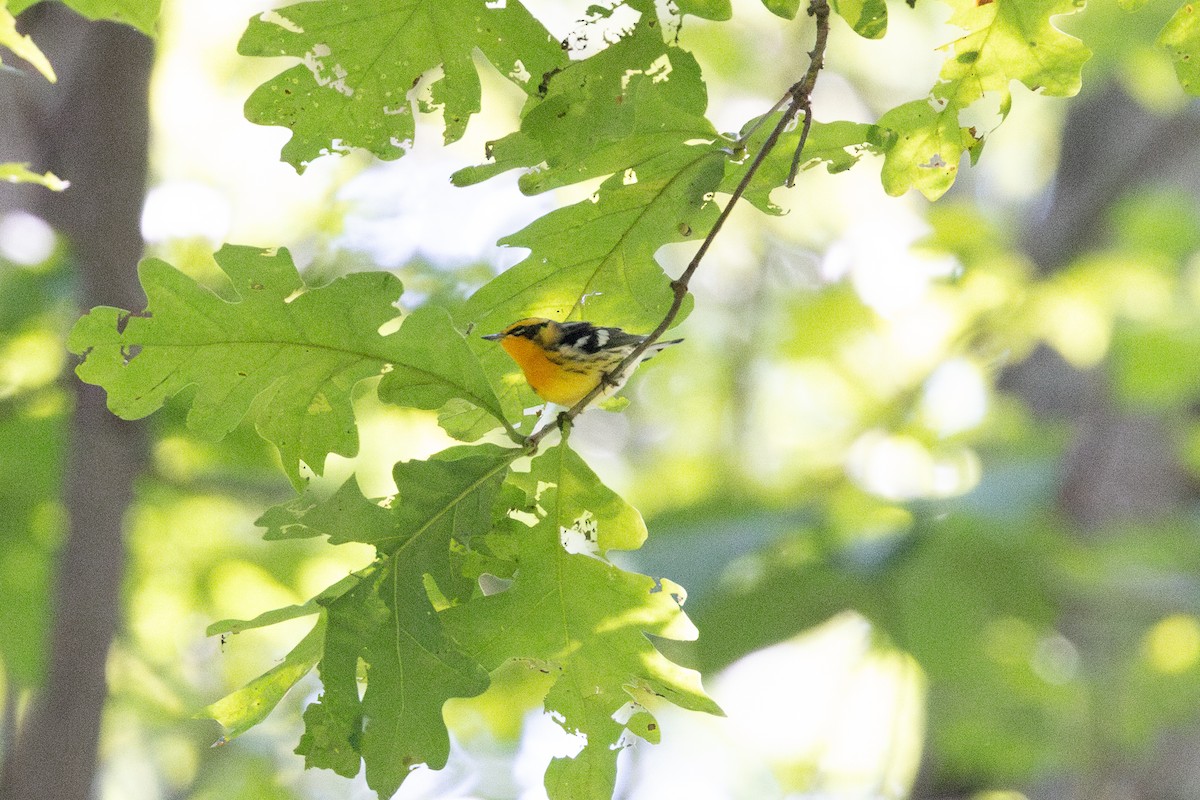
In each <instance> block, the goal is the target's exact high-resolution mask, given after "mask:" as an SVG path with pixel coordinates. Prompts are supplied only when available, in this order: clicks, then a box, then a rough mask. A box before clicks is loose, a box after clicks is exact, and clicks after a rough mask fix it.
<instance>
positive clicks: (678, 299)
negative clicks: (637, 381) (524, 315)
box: [525, 0, 829, 453]
mask: <svg viewBox="0 0 1200 800" xmlns="http://www.w3.org/2000/svg"><path fill="white" fill-rule="evenodd" d="M808 15H809V16H810V17H813V19H814V20H815V21H816V27H817V33H816V39H815V41H814V43H813V49H812V51H811V52H809V54H808V55H809V64H808V71H807V72H806V73H805V74H804V77H803V78H801V79H800V80H799V81H797V82H796V83H794V84H792V86H791V87H790V88H789V89H788V90H787V92H786V93H785V94H784V96H783V97H782V98H781V99H780V101H779V102H778V103H776V104H775V106H774V107H773V108H772V110H771V111H770V112H768V113H767V114H765V115H764V116H763V119H765V118H766V117H767V116H769V115H770V114H771V113H774V111H775V110H777V109H779V108H780V107H782V106H783V105H784V104H785V103H787V109H786V110H785V111H784V112H783V115H782V116H781V117H780V118H779V122H778V123H776V124H775V127H774V128H773V129H772V130H771V133H770V134H769V135H768V136H767V138H766V140H765V141H764V142H763V144H762V147H761V148H760V149H759V151H758V153H757V154H756V155H755V156H754V160H753V161H751V162H750V166H749V167H747V168H746V173H745V174H744V175H743V176H742V179H741V180H740V181H739V182H738V185H737V187H736V188H735V189H734V190H733V193H732V194H731V195H730V197H729V202H728V203H727V204H726V205H725V208H723V209H722V210H721V213H720V215H718V217H717V220H716V222H714V223H713V226H712V229H711V230H710V231H709V232H708V235H707V236H705V237H704V241H703V242H701V243H700V247H699V249H698V250H696V254H695V255H694V256H692V260H691V262H689V263H688V265H687V269H685V270H684V271H683V274H682V275H680V276H679V277H678V278H677V279H676V280H673V281H671V291H672V292H674V295H675V296H674V299H673V300H672V301H671V307H670V308H669V309H668V310H667V313H666V315H665V316H664V317H663V319H662V322H660V323H658V327H657V328H655V329H654V330H653V331H652V332H651V333H650V335H649V336H647V337H646V338H645V340H644V341H643V342H642V343H641V344H639V345H638V346H637V347H635V348H634V349H633V351H632V352H630V353H629V355H627V356H626V357H625V360H624V361H622V362H621V363H620V364H618V365H617V366H616V368H614V369H613V370H611V371H610V372H609V373H607V374H606V375H605V376H604V377H603V378H602V379H601V380H600V381H599V382H598V383H597V384H596V387H595V388H594V389H592V391H590V392H588V393H587V394H586V395H585V396H584V397H583V399H582V400H580V401H579V402H578V403H576V404H575V405H573V406H571V407H570V408H569V409H567V410H566V411H564V412H563V413H561V414H559V415H558V425H557V427H559V428H568V427H569V426H570V424H571V422H572V420H574V419H575V417H577V416H579V415H580V414H581V413H582V412H583V410H584V409H585V408H587V407H588V405H589V404H591V403H592V402H593V401H594V400H595V399H596V398H597V397H599V396H600V395H601V394H603V393H604V391H605V390H606V389H607V388H608V387H609V386H611V385H612V384H614V383H616V382H617V381H618V379H619V376H621V375H624V374H625V372H626V370H628V369H630V368H631V367H632V366H633V365H634V364H636V363H637V361H638V359H639V358H641V356H642V354H643V353H645V352H646V350H648V349H649V348H650V346H651V345H653V344H654V343H655V342H657V341H658V340H659V339H660V338H661V337H662V335H663V334H664V333H666V332H667V329H668V328H670V327H671V323H673V322H674V321H675V318H676V317H677V316H679V311H680V309H682V308H683V301H684V298H686V297H687V295H688V284H689V283H690V281H691V279H692V276H693V275H694V274H695V273H696V270H697V269H698V268H699V267H700V262H701V261H702V260H703V259H704V256H705V255H706V254H707V253H708V249H709V248H710V247H711V246H712V243H713V240H714V239H716V237H717V234H718V233H720V232H721V229H722V228H723V227H724V226H725V221H726V220H728V219H729V215H730V214H732V213H733V208H734V206H736V205H737V202H738V201H739V200H740V199H741V198H742V196H743V195H744V194H745V193H746V190H747V189H749V188H750V183H751V182H752V181H753V180H754V176H755V175H756V174H757V173H758V170H759V168H760V167H761V166H762V165H763V162H764V161H766V159H767V156H768V155H770V154H771V151H772V150H774V149H775V147H776V145H778V144H779V139H780V137H782V136H783V134H784V132H785V131H786V130H787V128H788V127H789V126H790V125H791V124H792V123H793V122H794V121H795V120H796V117H797V116H799V115H800V114H801V113H803V114H804V128H803V130H802V131H801V133H800V142H799V144H798V145H797V147H796V154H795V155H794V156H793V158H792V169H791V172H790V173H789V175H788V183H787V185H788V186H791V185H792V183H793V181H794V178H795V173H796V171H797V170H798V168H799V163H800V152H801V150H803V148H804V143H805V141H807V139H808V130H809V128H810V127H811V124H812V123H811V119H812V105H811V97H812V92H813V89H814V87H815V86H816V84H817V76H818V75H819V74H820V72H821V69H822V68H823V67H824V65H825V47H826V44H827V42H828V39H829V2H828V0H809V5H808ZM759 124H761V123H759ZM554 427H556V426H553V425H547V426H546V427H544V428H542V429H541V430H539V431H536V432H535V433H532V434H530V435H529V436H528V437H526V439H525V448H526V450H527V451H528V452H530V453H534V452H536V451H537V449H538V445H539V444H541V441H542V439H544V438H545V437H546V435H547V434H548V433H549V432H550V431H551V430H553V428H554Z"/></svg>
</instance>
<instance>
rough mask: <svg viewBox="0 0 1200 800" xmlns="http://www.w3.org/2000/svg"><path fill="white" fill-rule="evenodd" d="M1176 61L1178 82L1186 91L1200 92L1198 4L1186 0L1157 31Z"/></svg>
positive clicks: (1161, 42)
mask: <svg viewBox="0 0 1200 800" xmlns="http://www.w3.org/2000/svg"><path fill="white" fill-rule="evenodd" d="M1158 43H1159V45H1161V46H1163V47H1165V48H1167V50H1168V51H1170V53H1171V57H1172V58H1173V59H1174V61H1175V74H1176V75H1177V76H1178V77H1179V85H1180V86H1182V87H1183V88H1184V90H1185V91H1186V92H1187V93H1188V94H1200V7H1198V6H1195V5H1193V4H1192V3H1185V4H1184V5H1183V7H1181V8H1180V9H1179V10H1178V11H1176V12H1175V14H1174V16H1172V17H1171V19H1170V21H1168V22H1167V24H1166V25H1165V26H1164V27H1163V29H1162V32H1161V33H1159V35H1158Z"/></svg>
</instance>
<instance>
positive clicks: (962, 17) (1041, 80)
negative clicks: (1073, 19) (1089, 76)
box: [935, 0, 1092, 107]
mask: <svg viewBox="0 0 1200 800" xmlns="http://www.w3.org/2000/svg"><path fill="white" fill-rule="evenodd" d="M948 1H949V3H950V5H951V6H952V7H953V8H954V13H953V14H952V15H951V17H950V20H949V22H950V24H952V25H957V26H958V27H960V28H965V29H966V30H967V33H966V34H965V35H964V36H962V37H960V38H959V39H957V40H955V42H954V43H953V45H952V46H951V47H950V57H949V58H947V59H946V62H945V64H944V65H943V66H942V73H941V77H942V80H944V81H946V82H948V83H949V84H950V86H948V87H939V88H938V89H937V90H935V91H936V93H937V94H938V96H939V97H943V98H946V99H948V100H953V101H955V102H956V103H957V104H958V105H959V106H961V107H966V106H967V105H969V104H970V103H972V102H974V101H975V100H977V99H979V98H980V97H982V96H983V94H984V93H985V92H998V93H1000V94H1001V95H1002V96H1003V97H1005V98H1007V96H1008V92H1009V88H1008V86H1009V83H1010V82H1011V81H1014V80H1017V81H1021V83H1023V84H1025V86H1027V87H1028V88H1029V89H1030V90H1032V91H1035V92H1042V93H1044V94H1048V95H1051V96H1054V97H1069V96H1071V95H1074V94H1076V93H1078V92H1079V87H1080V85H1081V82H1082V78H1081V74H1080V70H1081V69H1082V67H1083V64H1084V62H1085V61H1087V60H1088V59H1089V58H1091V55H1092V54H1091V51H1090V50H1088V48H1087V47H1085V46H1084V44H1083V42H1081V41H1079V40H1078V39H1076V38H1075V37H1073V36H1068V35H1067V34H1065V33H1063V32H1062V31H1060V30H1059V29H1058V28H1056V27H1054V24H1053V22H1052V21H1051V20H1052V18H1053V17H1054V16H1056V15H1059V14H1071V13H1074V12H1076V11H1078V10H1079V9H1080V8H1081V7H1082V3H1079V2H1077V0H1022V2H1017V3H1013V2H991V3H979V2H976V0H948Z"/></svg>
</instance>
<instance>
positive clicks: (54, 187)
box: [0, 162, 71, 192]
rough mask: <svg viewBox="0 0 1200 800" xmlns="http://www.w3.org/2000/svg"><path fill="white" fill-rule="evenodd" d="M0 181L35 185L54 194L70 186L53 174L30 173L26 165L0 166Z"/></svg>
mask: <svg viewBox="0 0 1200 800" xmlns="http://www.w3.org/2000/svg"><path fill="white" fill-rule="evenodd" d="M0 181H6V182H8V183H36V184H39V185H41V186H45V187H46V188H47V189H50V190H51V191H55V192H61V191H62V190H63V189H66V188H67V187H68V186H70V185H71V184H70V182H69V181H64V180H63V179H62V178H60V177H58V176H57V175H55V174H54V173H53V172H44V173H42V174H41V175H39V174H38V173H36V172H32V171H30V169H29V165H28V164H15V163H12V162H8V163H5V164H0Z"/></svg>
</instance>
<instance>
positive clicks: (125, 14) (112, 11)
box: [8, 0, 162, 36]
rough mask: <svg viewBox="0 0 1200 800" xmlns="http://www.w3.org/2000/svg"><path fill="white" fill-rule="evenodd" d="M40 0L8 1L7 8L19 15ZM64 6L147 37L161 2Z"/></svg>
mask: <svg viewBox="0 0 1200 800" xmlns="http://www.w3.org/2000/svg"><path fill="white" fill-rule="evenodd" d="M38 2H40V0H9V1H8V8H9V10H10V11H11V12H12V13H13V14H20V13H21V12H22V11H24V10H25V9H27V8H29V7H30V6H32V5H35V4H36V3H38ZM63 2H64V4H66V5H68V6H70V7H71V8H73V9H75V10H76V11H78V12H79V13H80V14H82V15H83V16H85V17H87V18H88V19H96V20H100V19H107V20H112V21H113V22H122V23H124V24H126V25H130V26H132V27H134V28H137V29H138V30H139V31H141V32H142V33H144V34H146V35H147V36H154V34H155V29H156V28H157V26H158V15H159V11H160V6H161V5H162V3H161V0H63Z"/></svg>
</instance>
